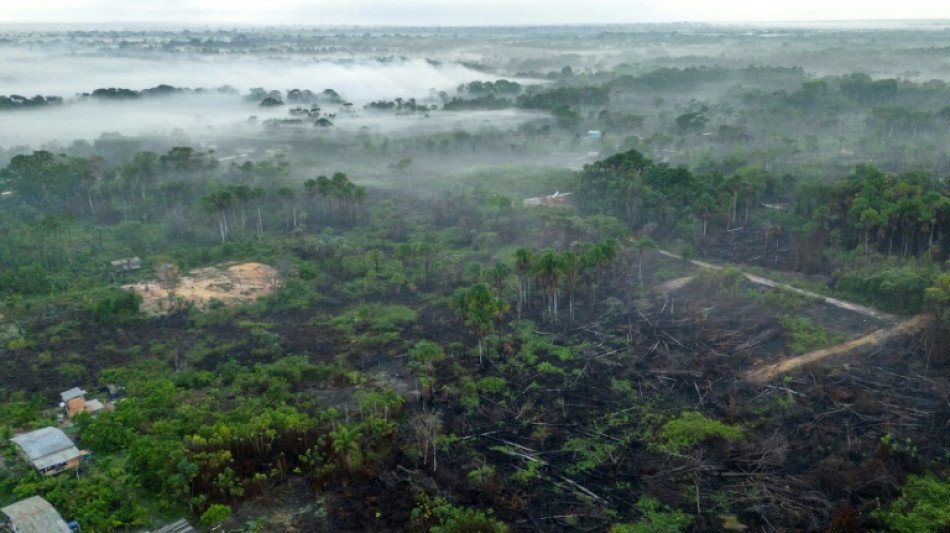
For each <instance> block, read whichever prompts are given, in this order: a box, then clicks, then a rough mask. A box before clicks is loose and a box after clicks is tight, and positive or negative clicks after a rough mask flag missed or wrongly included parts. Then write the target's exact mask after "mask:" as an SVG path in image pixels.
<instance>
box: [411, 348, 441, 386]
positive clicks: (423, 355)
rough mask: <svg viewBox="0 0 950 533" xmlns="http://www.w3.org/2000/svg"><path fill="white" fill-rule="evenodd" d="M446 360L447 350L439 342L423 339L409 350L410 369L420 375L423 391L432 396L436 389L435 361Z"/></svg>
mask: <svg viewBox="0 0 950 533" xmlns="http://www.w3.org/2000/svg"><path fill="white" fill-rule="evenodd" d="M443 360H445V352H443V351H442V347H441V346H439V345H438V344H436V343H434V342H432V341H428V340H421V341H419V342H417V343H416V345H415V346H414V347H413V348H412V349H411V350H409V364H408V367H409V370H411V371H412V372H414V373H415V374H416V375H418V376H419V380H420V381H421V382H422V390H423V393H425V392H428V393H429V396H430V398H431V396H432V394H433V392H434V389H435V363H437V362H439V361H443Z"/></svg>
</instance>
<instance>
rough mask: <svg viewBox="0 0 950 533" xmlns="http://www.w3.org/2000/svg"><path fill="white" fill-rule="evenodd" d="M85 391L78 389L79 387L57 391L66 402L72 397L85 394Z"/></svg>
mask: <svg viewBox="0 0 950 533" xmlns="http://www.w3.org/2000/svg"><path fill="white" fill-rule="evenodd" d="M85 395H86V391H84V390H82V389H80V388H79V387H73V388H71V389H69V390H68V391H64V392H61V393H59V397H60V398H62V399H63V401H64V402H68V401H69V400H72V399H73V398H79V397H80V396H85Z"/></svg>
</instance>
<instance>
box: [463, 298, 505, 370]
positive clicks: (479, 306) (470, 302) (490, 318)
mask: <svg viewBox="0 0 950 533" xmlns="http://www.w3.org/2000/svg"><path fill="white" fill-rule="evenodd" d="M451 306H452V310H453V311H455V314H456V315H458V316H459V318H461V319H462V321H463V322H464V323H465V325H466V326H468V327H470V328H472V331H473V332H474V333H475V336H476V337H477V338H478V364H479V365H481V364H482V356H483V353H484V344H485V337H486V336H488V334H489V333H491V332H492V331H493V330H494V328H495V321H496V320H498V319H499V318H501V316H503V314H504V312H505V311H507V310H508V302H506V301H505V300H504V299H502V298H499V297H496V296H494V295H493V294H492V293H491V290H489V288H488V285H486V284H484V283H478V284H475V285H472V286H471V287H467V288H460V289H458V290H456V291H455V294H454V295H453V296H452V302H451Z"/></svg>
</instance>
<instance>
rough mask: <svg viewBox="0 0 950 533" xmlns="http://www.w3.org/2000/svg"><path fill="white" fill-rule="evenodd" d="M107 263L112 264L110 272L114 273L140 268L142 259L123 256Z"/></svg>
mask: <svg viewBox="0 0 950 533" xmlns="http://www.w3.org/2000/svg"><path fill="white" fill-rule="evenodd" d="M109 264H110V265H112V272H113V273H116V274H118V273H120V272H132V271H133V270H141V269H142V260H141V259H139V258H138V257H124V258H122V259H116V260H114V261H109Z"/></svg>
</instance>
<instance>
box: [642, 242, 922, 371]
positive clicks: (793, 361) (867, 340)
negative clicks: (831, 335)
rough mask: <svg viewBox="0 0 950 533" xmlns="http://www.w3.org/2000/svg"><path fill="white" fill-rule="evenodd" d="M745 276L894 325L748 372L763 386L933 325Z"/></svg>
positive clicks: (668, 286)
mask: <svg viewBox="0 0 950 533" xmlns="http://www.w3.org/2000/svg"><path fill="white" fill-rule="evenodd" d="M659 253H660V254H661V255H664V256H666V257H670V258H673V259H677V260H682V259H683V258H682V257H680V256H678V255H676V254H674V253H672V252H667V251H666V250H659ZM690 262H691V263H692V264H694V265H696V266H698V267H702V268H709V269H713V270H722V267H721V266H719V265H714V264H711V263H706V262H704V261H695V260H694V261H690ZM742 275H743V276H745V278H746V279H748V280H749V281H751V282H752V283H755V284H758V285H765V286H766V287H777V288H782V289H784V290H787V291H791V292H794V293H797V294H802V295H805V296H808V297H811V298H817V299H820V300H821V301H823V302H825V303H826V304H828V305H833V306H835V307H839V308H841V309H846V310H848V311H852V312H854V313H859V314H862V315H865V316H869V317H871V318H875V319H877V320H881V321H884V322H889V323H892V324H894V325H893V326H892V327H889V328H882V329H877V330H874V331H872V332H871V333H868V334H867V335H863V336H861V337H857V338H855V339H851V340H849V341H847V342H845V343H842V344H838V345H836V346H831V347H829V348H822V349H821V350H815V351H812V352H808V353H806V354H803V355H799V356H795V357H789V358H786V359H783V360H781V361H778V362H776V363H771V364H768V365H765V366H762V367H760V368H757V369H755V370H751V371H749V372H746V374H745V379H746V380H748V381H751V382H753V383H764V382H766V381H768V380H770V379H772V378H774V377H776V376H778V375H781V374H785V373H787V372H789V371H791V370H793V369H795V368H798V367H800V366H802V365H806V364H809V363H813V362H815V361H820V360H822V359H824V358H826V357H831V356H834V355H842V354H848V353H857V352H861V351H864V350H868V349H869V348H872V347H875V346H879V345H881V343H883V342H884V341H886V340H888V339H891V338H893V337H897V336H901V335H910V334H914V333H917V332H919V331H921V330H923V329H924V327H925V326H926V325H927V324H928V323H929V321H930V317H929V316H928V315H917V316H915V317H912V318H909V319H907V320H903V321H899V319H898V317H896V316H894V315H891V314H888V313H884V312H881V311H878V310H877V309H872V308H870V307H866V306H863V305H860V304H856V303H852V302H846V301H844V300H839V299H837V298H831V297H828V296H823V295H821V294H818V293H814V292H811V291H806V290H803V289H799V288H796V287H792V286H791V285H788V284H786V283H779V282H777V281H774V280H770V279H767V278H763V277H761V276H756V275H753V274H747V273H745V272H743V274H742ZM692 280H693V276H689V277H685V278H677V279H674V280H670V281H667V282H666V283H663V284H662V285H660V286H659V287H657V290H659V291H660V292H669V291H671V290H674V289H678V288H681V287H683V286H685V285H686V284H688V283H689V282H690V281H692Z"/></svg>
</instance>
